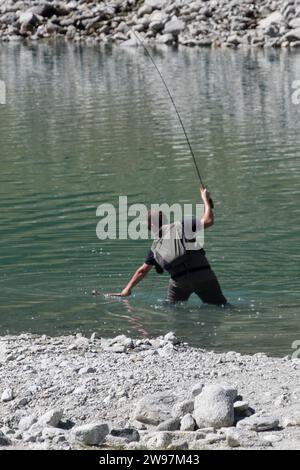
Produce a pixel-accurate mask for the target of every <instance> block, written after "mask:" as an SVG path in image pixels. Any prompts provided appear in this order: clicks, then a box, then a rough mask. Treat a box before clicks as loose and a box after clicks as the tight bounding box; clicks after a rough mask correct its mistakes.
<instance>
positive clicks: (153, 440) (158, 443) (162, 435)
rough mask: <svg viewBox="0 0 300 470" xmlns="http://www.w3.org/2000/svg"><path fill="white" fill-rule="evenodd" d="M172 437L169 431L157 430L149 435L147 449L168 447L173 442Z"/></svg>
mask: <svg viewBox="0 0 300 470" xmlns="http://www.w3.org/2000/svg"><path fill="white" fill-rule="evenodd" d="M171 441H172V437H171V434H170V433H168V432H156V433H153V434H151V435H150V436H149V439H148V441H147V443H146V445H147V449H151V450H152V449H166V447H167V446H168V445H169V444H170V443H171Z"/></svg>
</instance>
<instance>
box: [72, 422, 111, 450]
mask: <svg viewBox="0 0 300 470" xmlns="http://www.w3.org/2000/svg"><path fill="white" fill-rule="evenodd" d="M108 433H109V428H108V425H107V424H106V423H91V424H84V425H83V426H77V427H75V428H73V429H72V430H71V433H70V439H71V440H72V441H74V442H78V443H81V444H85V445H88V446H94V445H99V444H101V442H103V441H104V439H105V437H106V436H107V434H108Z"/></svg>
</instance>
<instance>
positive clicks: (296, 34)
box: [283, 28, 300, 42]
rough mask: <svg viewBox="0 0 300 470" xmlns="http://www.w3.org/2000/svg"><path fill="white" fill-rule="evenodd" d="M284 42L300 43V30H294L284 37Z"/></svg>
mask: <svg viewBox="0 0 300 470" xmlns="http://www.w3.org/2000/svg"><path fill="white" fill-rule="evenodd" d="M283 40H284V41H288V42H292V41H300V28H296V29H292V30H291V31H289V32H288V33H286V34H285V35H284V36H283Z"/></svg>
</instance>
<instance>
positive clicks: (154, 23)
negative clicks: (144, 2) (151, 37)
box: [149, 11, 168, 32]
mask: <svg viewBox="0 0 300 470" xmlns="http://www.w3.org/2000/svg"><path fill="white" fill-rule="evenodd" d="M167 21H168V16H167V15H166V14H165V13H163V12H161V11H154V12H153V13H152V14H151V15H150V24H149V28H150V29H152V30H154V31H156V32H158V31H161V30H162V29H163V28H164V25H165V23H166V22H167Z"/></svg>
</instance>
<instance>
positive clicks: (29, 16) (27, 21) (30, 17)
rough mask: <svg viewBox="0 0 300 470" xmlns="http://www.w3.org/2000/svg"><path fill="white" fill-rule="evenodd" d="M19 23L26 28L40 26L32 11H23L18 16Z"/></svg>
mask: <svg viewBox="0 0 300 470" xmlns="http://www.w3.org/2000/svg"><path fill="white" fill-rule="evenodd" d="M19 23H20V24H21V25H26V26H37V25H38V24H40V20H39V18H38V17H37V16H36V15H35V14H34V13H33V12H32V11H25V12H24V13H21V15H20V16H19Z"/></svg>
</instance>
